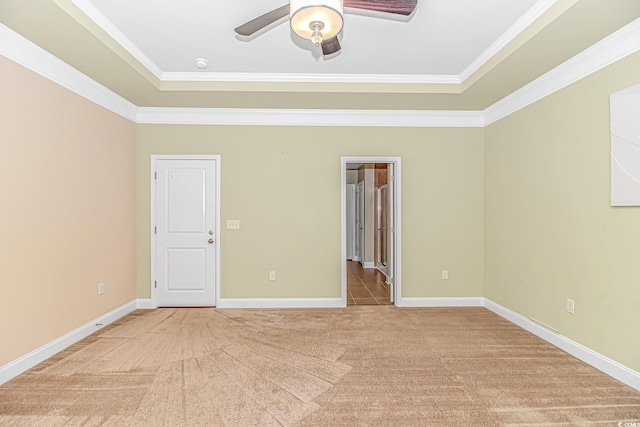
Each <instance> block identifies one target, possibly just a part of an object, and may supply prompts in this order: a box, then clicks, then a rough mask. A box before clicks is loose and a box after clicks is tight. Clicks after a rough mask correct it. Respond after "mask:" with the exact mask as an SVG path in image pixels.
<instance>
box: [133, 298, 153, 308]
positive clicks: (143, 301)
mask: <svg viewBox="0 0 640 427" xmlns="http://www.w3.org/2000/svg"><path fill="white" fill-rule="evenodd" d="M136 301H137V303H138V308H142V309H150V308H156V307H154V306H153V304H151V298H138V299H137V300H136Z"/></svg>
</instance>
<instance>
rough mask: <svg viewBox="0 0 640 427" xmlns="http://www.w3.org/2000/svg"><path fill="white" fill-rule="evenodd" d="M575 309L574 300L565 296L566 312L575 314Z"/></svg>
mask: <svg viewBox="0 0 640 427" xmlns="http://www.w3.org/2000/svg"><path fill="white" fill-rule="evenodd" d="M575 311H576V302H575V301H574V300H572V299H569V298H567V312H569V313H571V314H575Z"/></svg>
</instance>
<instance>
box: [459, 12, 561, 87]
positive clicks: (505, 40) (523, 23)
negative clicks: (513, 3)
mask: <svg viewBox="0 0 640 427" xmlns="http://www.w3.org/2000/svg"><path fill="white" fill-rule="evenodd" d="M557 2H558V0H540V1H538V2H537V3H536V4H534V5H533V7H532V8H531V9H529V10H528V11H527V13H525V14H524V15H522V16H521V17H520V19H518V20H517V21H516V22H515V24H513V25H512V26H511V27H510V28H509V29H508V30H507V31H506V32H505V33H504V34H502V35H501V36H500V37H499V38H498V39H497V40H496V41H495V42H493V43H492V44H491V46H489V47H488V48H487V50H485V51H484V52H482V54H480V56H479V57H477V58H476V60H475V61H473V62H472V63H471V64H470V65H469V66H468V67H467V68H465V69H464V70H463V71H462V72H461V73H460V74H459V75H458V76H457V77H458V80H459V81H460V82H461V83H464V82H465V80H467V79H468V78H469V77H471V76H472V75H473V73H475V72H476V71H478V70H479V69H480V68H481V67H482V66H483V65H484V64H486V63H487V62H488V61H489V60H490V59H491V58H493V57H494V56H495V55H497V54H498V52H500V51H501V50H502V49H504V48H505V47H506V46H507V45H508V44H509V43H511V42H512V41H513V40H514V39H515V38H516V37H517V36H518V35H520V34H521V33H522V32H523V31H524V30H526V29H527V28H529V26H530V25H531V24H533V23H534V22H535V21H536V20H537V19H538V18H540V17H541V16H542V15H543V14H544V13H545V12H547V11H548V10H549V9H550V8H551V7H552V6H553V5H555V4H556V3H557Z"/></svg>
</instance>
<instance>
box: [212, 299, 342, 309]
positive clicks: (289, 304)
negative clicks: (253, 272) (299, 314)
mask: <svg viewBox="0 0 640 427" xmlns="http://www.w3.org/2000/svg"><path fill="white" fill-rule="evenodd" d="M345 306H346V303H345V302H344V301H342V298H220V299H219V300H218V304H217V305H216V308H341V307H345Z"/></svg>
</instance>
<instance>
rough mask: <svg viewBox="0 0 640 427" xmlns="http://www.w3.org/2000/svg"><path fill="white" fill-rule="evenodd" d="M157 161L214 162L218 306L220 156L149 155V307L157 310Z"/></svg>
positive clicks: (217, 290)
mask: <svg viewBox="0 0 640 427" xmlns="http://www.w3.org/2000/svg"><path fill="white" fill-rule="evenodd" d="M158 160H215V162H216V188H215V191H216V220H215V225H214V227H215V230H214V236H215V247H216V257H215V282H216V283H215V301H214V305H216V306H217V305H218V301H220V155H210V154H206V155H174V154H169V155H156V154H153V155H151V168H150V170H151V174H150V175H149V180H150V182H151V185H150V187H151V202H150V203H151V221H150V223H151V228H150V233H151V283H149V286H150V288H151V307H152V308H158V304H157V302H156V292H155V283H156V281H157V276H156V275H157V262H156V260H157V253H156V252H157V247H156V233H155V230H156V189H157V181H156V164H157V161H158Z"/></svg>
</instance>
